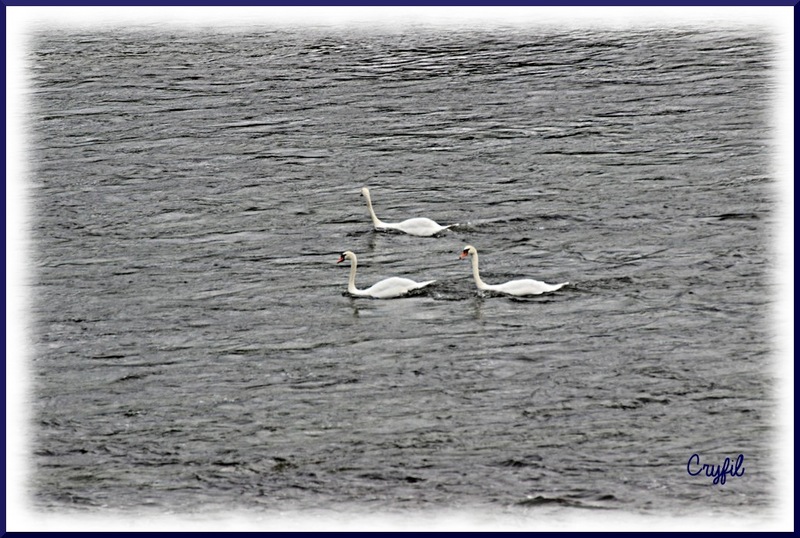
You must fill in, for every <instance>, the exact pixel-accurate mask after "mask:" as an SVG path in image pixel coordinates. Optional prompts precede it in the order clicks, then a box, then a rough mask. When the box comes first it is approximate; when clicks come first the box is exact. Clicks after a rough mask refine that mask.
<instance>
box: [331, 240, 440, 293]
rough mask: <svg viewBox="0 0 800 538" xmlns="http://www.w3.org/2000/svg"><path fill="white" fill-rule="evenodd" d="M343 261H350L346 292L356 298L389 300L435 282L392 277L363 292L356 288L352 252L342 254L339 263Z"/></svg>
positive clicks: (355, 262) (354, 263) (354, 264)
mask: <svg viewBox="0 0 800 538" xmlns="http://www.w3.org/2000/svg"><path fill="white" fill-rule="evenodd" d="M345 259H347V260H350V281H349V282H348V283H347V292H348V293H350V294H351V295H355V296H357V297H374V298H376V299H390V298H392V297H400V296H401V295H405V294H406V293H408V292H410V291H412V290H418V289H420V288H424V287H425V286H427V285H429V284H433V283H434V282H436V281H435V280H428V281H426V282H414V281H413V280H410V279H408V278H400V277H396V276H393V277H391V278H387V279H385V280H381V281H380V282H378V283H377V284H375V285H373V286H370V287H369V288H367V289H365V290H360V289H358V288H356V266H357V265H358V258H356V255H355V254H353V253H352V252H350V251H349V250H348V251H345V252H342V254H341V256H340V257H339V261H338V262H336V263H342V262H343V261H344V260H345Z"/></svg>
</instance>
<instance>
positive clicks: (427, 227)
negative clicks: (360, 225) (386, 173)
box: [361, 187, 455, 237]
mask: <svg viewBox="0 0 800 538" xmlns="http://www.w3.org/2000/svg"><path fill="white" fill-rule="evenodd" d="M361 194H362V196H364V198H366V199H367V208H368V209H369V215H370V217H372V225H373V226H374V227H375V229H376V230H398V231H401V232H405V233H407V234H409V235H417V236H420V237H430V236H432V235H436V234H437V233H439V232H441V231H443V230H447V229H448V228H450V227H452V226H455V225H454V224H448V225H447V226H442V225H441V224H438V223H437V222H435V221H433V220H431V219H429V218H426V217H415V218H413V219H407V220H404V221H402V222H383V221H382V220H381V219H379V218H378V216H377V215H375V210H374V209H372V199H371V198H370V195H369V189H368V188H367V187H364V188H362V189H361Z"/></svg>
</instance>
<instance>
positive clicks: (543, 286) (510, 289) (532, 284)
mask: <svg viewBox="0 0 800 538" xmlns="http://www.w3.org/2000/svg"><path fill="white" fill-rule="evenodd" d="M468 256H472V276H473V277H474V278H475V284H476V285H477V286H478V289H479V290H487V291H496V292H500V293H506V294H508V295H516V296H521V295H540V294H542V293H547V292H550V291H556V290H557V289H559V288H561V287H563V286H566V285H567V284H569V282H562V283H561V284H548V283H547V282H541V281H539V280H533V279H530V278H525V279H522V280H512V281H510V282H506V283H504V284H487V283H486V282H484V281H483V280H481V275H480V272H479V271H478V251H477V250H476V249H475V247H473V246H472V245H467V246H466V247H464V250H462V251H461V254H459V256H458V259H460V260H463V259H464V258H466V257H468Z"/></svg>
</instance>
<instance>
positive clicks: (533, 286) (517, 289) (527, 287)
mask: <svg viewBox="0 0 800 538" xmlns="http://www.w3.org/2000/svg"><path fill="white" fill-rule="evenodd" d="M567 284H569V282H562V283H561V284H548V283H547V282H541V281H539V280H533V279H529V278H526V279H523V280H512V281H511V282H506V283H505V284H496V285H494V286H489V289H490V290H492V291H499V292H501V293H507V294H509V295H539V294H542V293H547V292H550V291H556V290H557V289H560V288H561V287H563V286H566V285H567Z"/></svg>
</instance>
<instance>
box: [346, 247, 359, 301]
mask: <svg viewBox="0 0 800 538" xmlns="http://www.w3.org/2000/svg"><path fill="white" fill-rule="evenodd" d="M357 265H358V260H357V259H356V257H355V256H353V257H352V258H350V280H348V282H347V291H348V292H349V293H351V294H353V295H357V294H358V288H356V266H357Z"/></svg>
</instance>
